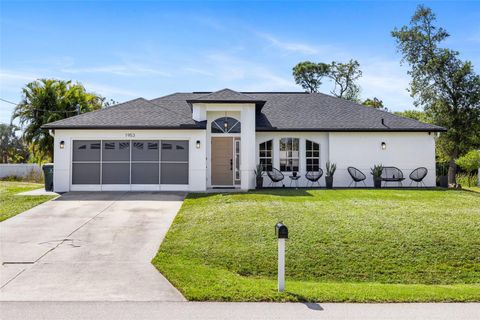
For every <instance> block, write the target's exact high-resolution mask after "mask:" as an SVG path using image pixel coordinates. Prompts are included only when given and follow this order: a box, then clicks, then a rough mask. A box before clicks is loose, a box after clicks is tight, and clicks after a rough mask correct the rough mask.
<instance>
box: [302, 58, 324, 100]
mask: <svg viewBox="0 0 480 320" xmlns="http://www.w3.org/2000/svg"><path fill="white" fill-rule="evenodd" d="M329 71H330V65H328V64H326V63H321V62H320V63H314V62H310V61H303V62H300V63H298V64H297V65H296V66H295V67H293V77H294V78H295V83H296V84H298V85H301V86H302V88H304V89H305V90H307V91H308V92H310V93H312V92H318V90H319V89H320V86H321V85H322V79H323V78H324V77H326V76H328V75H329Z"/></svg>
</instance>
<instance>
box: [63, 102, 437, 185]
mask: <svg viewBox="0 0 480 320" xmlns="http://www.w3.org/2000/svg"><path fill="white" fill-rule="evenodd" d="M194 110H196V111H195V113H196V115H197V116H198V119H197V120H198V121H203V120H207V130H70V129H69V130H66V129H63V130H59V129H57V130H56V131H55V145H54V163H55V166H54V170H55V172H54V188H55V191H56V192H67V191H75V190H98V191H101V190H107V189H106V188H110V189H108V190H112V189H114V190H132V191H135V190H158V191H160V190H183V191H205V190H207V189H208V188H210V187H211V183H210V177H211V174H210V172H211V159H210V154H211V140H210V139H211V137H212V136H215V135H212V134H211V133H210V124H211V121H213V120H215V119H217V118H219V117H224V116H229V117H232V118H235V119H237V120H240V122H241V126H242V130H241V134H236V135H234V134H233V135H229V134H220V135H219V136H223V137H227V136H232V137H233V136H240V137H241V145H240V147H241V151H240V152H241V158H240V161H241V164H240V171H241V185H240V187H241V189H244V190H246V189H254V188H255V176H254V169H255V166H256V164H257V163H259V158H258V156H259V155H258V151H259V148H258V146H259V144H260V143H262V142H265V141H268V140H273V166H274V167H275V168H279V167H280V157H279V141H280V139H281V138H299V140H300V150H299V151H300V159H299V160H300V161H299V175H300V176H301V178H300V179H299V181H298V182H299V186H300V187H304V186H306V184H307V180H306V179H305V173H306V159H305V141H306V140H307V139H308V140H311V141H314V142H316V143H319V144H320V166H321V168H322V169H323V170H324V171H325V164H326V162H327V161H331V162H333V163H336V164H337V171H336V172H335V175H334V187H335V186H336V187H346V186H348V185H349V184H350V182H351V178H350V176H349V175H348V172H347V167H349V166H353V167H356V168H357V169H359V170H361V171H362V172H363V173H364V174H365V175H366V176H367V179H366V180H365V183H366V184H367V186H372V185H373V181H372V177H371V175H370V168H371V167H373V165H375V164H382V165H384V166H395V167H398V168H399V169H400V170H402V171H403V174H404V177H405V178H406V180H405V181H404V182H403V184H404V186H408V185H409V184H410V180H409V179H408V175H409V174H410V172H411V171H412V170H413V169H415V168H418V167H426V168H427V169H428V175H427V177H426V178H425V180H424V182H425V184H426V185H427V186H435V141H434V134H433V133H432V134H431V135H429V134H428V133H427V132H424V133H423V132H255V105H254V104H200V106H195V108H194ZM225 110H229V111H228V112H225ZM108 139H113V140H168V139H170V140H189V141H190V143H189V146H190V148H189V183H188V185H116V186H112V185H110V186H100V185H76V186H73V187H72V186H71V155H72V150H71V147H72V140H108ZM197 140H199V141H200V148H199V149H197V148H196V141H197ZM60 141H64V142H65V148H64V149H60ZM382 142H385V143H386V149H385V150H382V149H381V143H382ZM284 174H285V180H284V184H285V185H286V186H287V187H288V186H290V179H289V178H288V175H290V174H291V173H289V172H286V173H284ZM269 183H270V179H269V178H268V177H267V176H265V178H264V185H265V186H268V184H269ZM320 184H321V186H325V179H324V177H322V178H321V179H320ZM294 185H295V184H292V186H294ZM391 185H392V186H394V183H392V184H391Z"/></svg>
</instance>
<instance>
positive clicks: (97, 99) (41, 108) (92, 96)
mask: <svg viewBox="0 0 480 320" xmlns="http://www.w3.org/2000/svg"><path fill="white" fill-rule="evenodd" d="M112 104H115V101H113V100H107V99H106V98H104V97H102V96H100V95H98V94H96V93H93V92H88V91H87V90H86V89H85V87H84V86H83V85H82V84H80V83H74V82H72V81H65V80H57V79H39V80H36V81H33V82H30V83H28V84H27V85H25V87H24V88H23V89H22V99H21V101H20V103H18V104H16V107H15V109H14V111H13V114H12V122H11V123H10V124H0V139H1V140H0V146H1V152H0V154H1V158H0V161H1V162H2V163H18V162H36V163H44V162H51V161H52V160H53V137H52V136H51V135H50V134H49V132H48V130H45V129H42V126H43V125H44V124H46V123H49V122H52V121H57V120H62V119H65V118H68V117H71V116H74V115H78V114H81V113H85V112H90V111H93V110H97V109H100V108H102V107H107V106H110V105H112ZM15 120H16V121H18V123H19V126H15V125H14V124H13V121H15ZM19 132H20V133H21V135H18V133H19Z"/></svg>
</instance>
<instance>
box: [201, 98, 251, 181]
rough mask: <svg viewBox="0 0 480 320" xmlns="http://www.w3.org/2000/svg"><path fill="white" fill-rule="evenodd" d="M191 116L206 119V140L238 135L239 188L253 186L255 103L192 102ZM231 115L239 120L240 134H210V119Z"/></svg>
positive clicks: (209, 153) (209, 172) (208, 170)
mask: <svg viewBox="0 0 480 320" xmlns="http://www.w3.org/2000/svg"><path fill="white" fill-rule="evenodd" d="M193 116H194V119H195V120H197V121H204V120H207V130H206V134H207V141H209V142H210V141H211V137H212V136H219V137H229V136H231V137H238V136H239V137H240V179H241V185H240V187H241V189H244V190H248V189H253V188H255V174H254V170H255V165H256V163H257V158H256V156H255V149H254V148H255V104H253V103H242V104H238V103H236V104H235V103H233V104H228V103H195V104H193ZM225 116H227V117H232V118H235V119H237V120H238V121H240V123H241V133H240V134H218V135H215V134H211V130H210V128H211V123H212V121H214V120H216V119H218V118H221V117H225ZM206 155H207V162H206V165H207V176H206V180H207V187H208V188H210V187H211V181H210V177H211V158H210V156H211V143H208V144H207V151H206Z"/></svg>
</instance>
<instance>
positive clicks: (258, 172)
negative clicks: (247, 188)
mask: <svg viewBox="0 0 480 320" xmlns="http://www.w3.org/2000/svg"><path fill="white" fill-rule="evenodd" d="M254 171H255V181H256V188H257V189H261V188H263V165H262V164H260V163H259V164H257V166H256V167H255V170H254Z"/></svg>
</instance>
